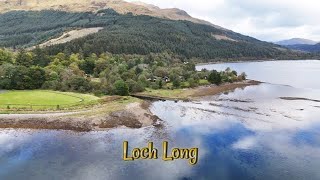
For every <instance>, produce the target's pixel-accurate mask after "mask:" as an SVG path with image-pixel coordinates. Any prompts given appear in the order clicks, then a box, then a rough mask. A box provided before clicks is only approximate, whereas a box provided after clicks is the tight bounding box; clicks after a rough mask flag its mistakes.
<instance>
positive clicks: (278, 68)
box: [197, 60, 320, 89]
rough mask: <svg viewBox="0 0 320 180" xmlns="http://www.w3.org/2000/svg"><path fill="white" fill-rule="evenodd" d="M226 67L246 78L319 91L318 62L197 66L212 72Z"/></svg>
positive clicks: (319, 68) (319, 65)
mask: <svg viewBox="0 0 320 180" xmlns="http://www.w3.org/2000/svg"><path fill="white" fill-rule="evenodd" d="M227 67H230V68H231V69H234V70H236V71H238V72H245V73H246V74H247V75H248V78H251V79H255V80H259V81H263V82H268V83H273V84H281V85H290V86H294V87H297V88H306V89H320V83H318V82H317V81H316V77H318V76H319V75H320V61H319V60H290V61H267V62H242V63H223V64H211V65H202V66H197V70H201V69H203V68H205V69H208V70H212V69H216V70H219V71H221V70H225V69H226V68H227Z"/></svg>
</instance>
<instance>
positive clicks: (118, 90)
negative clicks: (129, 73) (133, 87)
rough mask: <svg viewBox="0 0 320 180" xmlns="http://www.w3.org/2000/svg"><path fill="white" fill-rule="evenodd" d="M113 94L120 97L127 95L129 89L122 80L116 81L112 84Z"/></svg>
mask: <svg viewBox="0 0 320 180" xmlns="http://www.w3.org/2000/svg"><path fill="white" fill-rule="evenodd" d="M113 87H114V89H115V94H116V95H120V96H128V95H129V87H128V85H127V84H126V83H125V82H124V81H123V80H118V81H116V82H115V83H114V84H113Z"/></svg>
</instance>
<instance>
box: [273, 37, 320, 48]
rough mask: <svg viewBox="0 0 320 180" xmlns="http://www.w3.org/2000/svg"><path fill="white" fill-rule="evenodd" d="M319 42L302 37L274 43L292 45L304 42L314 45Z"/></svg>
mask: <svg viewBox="0 0 320 180" xmlns="http://www.w3.org/2000/svg"><path fill="white" fill-rule="evenodd" d="M317 43H319V42H317V41H313V40H309V39H303V38H292V39H288V40H283V41H278V42H276V43H275V44H278V45H281V46H292V45H297V44H306V45H315V44H317Z"/></svg>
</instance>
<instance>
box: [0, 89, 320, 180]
mask: <svg viewBox="0 0 320 180" xmlns="http://www.w3.org/2000/svg"><path fill="white" fill-rule="evenodd" d="M283 96H286V97H308V98H310V99H320V93H319V92H318V91H312V90H310V91H308V90H301V89H296V88H292V87H287V86H278V85H271V84H261V85H258V86H251V87H246V88H244V89H237V90H235V91H233V92H229V93H226V94H221V95H219V96H212V97H205V98H203V99H202V100H200V101H197V102H178V103H174V102H170V101H167V102H156V103H154V104H153V105H152V107H151V110H152V111H153V113H155V114H156V115H158V116H159V117H160V118H161V119H162V120H163V122H162V126H158V127H147V128H143V129H138V130H137V129H134V130H131V129H114V130H110V131H107V132H91V133H72V132H68V131H24V130H19V131H17V130H1V131H0V179H129V178H130V179H151V178H152V179H290V180H292V179H319V178H320V172H319V171H318V168H317V167H319V165H320V133H319V128H320V119H319V117H320V111H319V109H318V108H316V107H315V106H320V103H318V102H314V101H303V100H299V101H290V100H284V99H280V98H279V97H283ZM124 140H127V141H129V149H132V148H134V147H144V146H146V145H147V142H149V141H153V142H154V143H155V146H156V147H157V148H159V149H160V150H161V143H162V141H164V140H168V141H169V146H170V147H186V148H190V147H199V163H198V165H196V166H194V167H193V166H190V165H189V164H188V162H187V160H176V161H173V162H163V161H162V160H161V159H159V160H147V161H141V160H138V161H134V162H124V161H122V142H123V141H124ZM26 177H27V178H26Z"/></svg>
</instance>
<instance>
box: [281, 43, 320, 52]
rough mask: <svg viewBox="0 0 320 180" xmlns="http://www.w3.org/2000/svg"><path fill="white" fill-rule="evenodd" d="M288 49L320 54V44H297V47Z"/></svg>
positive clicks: (293, 46) (292, 46)
mask: <svg viewBox="0 0 320 180" xmlns="http://www.w3.org/2000/svg"><path fill="white" fill-rule="evenodd" d="M286 47H288V48H290V49H294V50H299V51H304V52H311V53H320V43H318V44H315V45H308V44H295V45H289V46H286Z"/></svg>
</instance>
